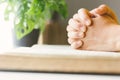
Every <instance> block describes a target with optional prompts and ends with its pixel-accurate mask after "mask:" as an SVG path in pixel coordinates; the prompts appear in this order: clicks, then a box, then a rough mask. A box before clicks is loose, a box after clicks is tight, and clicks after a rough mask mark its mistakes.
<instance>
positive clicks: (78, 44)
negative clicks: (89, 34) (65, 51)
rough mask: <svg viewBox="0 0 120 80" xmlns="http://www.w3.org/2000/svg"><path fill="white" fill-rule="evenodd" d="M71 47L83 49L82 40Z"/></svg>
mask: <svg viewBox="0 0 120 80" xmlns="http://www.w3.org/2000/svg"><path fill="white" fill-rule="evenodd" d="M71 46H72V47H73V48H75V49H76V48H79V47H81V46H82V41H81V40H80V41H78V42H74V43H73V44H71Z"/></svg>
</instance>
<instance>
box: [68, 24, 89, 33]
mask: <svg viewBox="0 0 120 80" xmlns="http://www.w3.org/2000/svg"><path fill="white" fill-rule="evenodd" d="M66 30H67V31H68V32H70V31H79V32H80V31H81V32H86V31H87V27H86V26H81V27H79V29H78V30H77V29H74V28H73V27H72V26H70V25H68V26H67V28H66Z"/></svg>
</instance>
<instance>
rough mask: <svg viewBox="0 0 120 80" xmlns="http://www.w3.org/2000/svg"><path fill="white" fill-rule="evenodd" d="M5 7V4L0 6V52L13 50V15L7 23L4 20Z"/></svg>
mask: <svg viewBox="0 0 120 80" xmlns="http://www.w3.org/2000/svg"><path fill="white" fill-rule="evenodd" d="M5 6H6V4H0V51H3V50H6V49H10V48H13V39H12V28H13V15H10V19H9V21H5V20H4V10H5Z"/></svg>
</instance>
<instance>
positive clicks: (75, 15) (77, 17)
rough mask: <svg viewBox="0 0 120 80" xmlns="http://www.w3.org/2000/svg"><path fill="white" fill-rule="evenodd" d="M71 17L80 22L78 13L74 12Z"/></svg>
mask: <svg viewBox="0 0 120 80" xmlns="http://www.w3.org/2000/svg"><path fill="white" fill-rule="evenodd" d="M73 19H74V20H76V21H78V22H81V21H80V18H79V15H78V14H74V16H73Z"/></svg>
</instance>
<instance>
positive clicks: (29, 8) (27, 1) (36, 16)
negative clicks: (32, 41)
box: [0, 0, 67, 40]
mask: <svg viewBox="0 0 120 80" xmlns="http://www.w3.org/2000/svg"><path fill="white" fill-rule="evenodd" d="M4 2H6V3H7V6H6V10H5V19H6V20H8V19H9V15H10V13H14V14H15V17H14V30H15V33H16V36H17V39H18V40H21V39H23V38H24V37H25V36H26V35H28V34H30V33H31V32H32V31H33V30H34V29H38V30H40V32H43V31H44V28H45V23H46V21H47V20H49V19H51V17H52V14H53V13H54V12H58V13H59V15H60V16H61V17H62V18H66V17H67V4H66V1H65V0H0V3H4Z"/></svg>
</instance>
